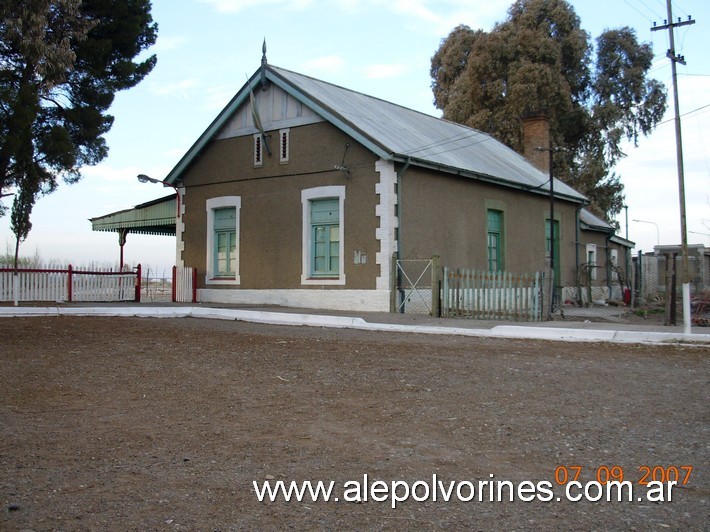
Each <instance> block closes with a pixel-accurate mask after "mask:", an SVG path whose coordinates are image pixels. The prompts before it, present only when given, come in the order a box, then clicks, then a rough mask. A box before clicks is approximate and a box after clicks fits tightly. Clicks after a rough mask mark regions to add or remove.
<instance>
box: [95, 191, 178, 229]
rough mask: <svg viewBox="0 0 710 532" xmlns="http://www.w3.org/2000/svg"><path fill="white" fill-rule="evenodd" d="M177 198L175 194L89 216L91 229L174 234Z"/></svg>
mask: <svg viewBox="0 0 710 532" xmlns="http://www.w3.org/2000/svg"><path fill="white" fill-rule="evenodd" d="M176 211H177V199H176V196H175V194H171V195H170V196H165V197H164V198H159V199H155V200H152V201H148V202H146V203H141V204H140V205H136V206H135V207H133V208H132V209H125V210H122V211H117V212H113V213H111V214H105V215H103V216H97V217H96V218H89V221H90V222H91V230H92V231H113V232H117V233H119V234H120V233H123V234H126V233H133V234H139V235H174V234H175V213H176Z"/></svg>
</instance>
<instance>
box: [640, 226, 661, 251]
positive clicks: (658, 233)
mask: <svg viewBox="0 0 710 532" xmlns="http://www.w3.org/2000/svg"><path fill="white" fill-rule="evenodd" d="M633 221H634V222H639V223H642V224H652V225H655V226H656V245H657V246H660V245H661V232H660V230H659V229H658V224H657V223H656V222H649V221H648V220H633Z"/></svg>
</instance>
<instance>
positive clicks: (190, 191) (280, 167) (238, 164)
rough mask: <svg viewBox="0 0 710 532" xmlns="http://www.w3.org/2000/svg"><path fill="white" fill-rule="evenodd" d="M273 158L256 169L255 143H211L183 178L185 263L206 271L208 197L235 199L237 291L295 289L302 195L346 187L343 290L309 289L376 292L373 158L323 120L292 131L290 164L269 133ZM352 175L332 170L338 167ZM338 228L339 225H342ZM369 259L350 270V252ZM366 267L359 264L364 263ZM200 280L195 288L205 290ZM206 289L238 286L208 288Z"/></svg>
mask: <svg viewBox="0 0 710 532" xmlns="http://www.w3.org/2000/svg"><path fill="white" fill-rule="evenodd" d="M271 133H272V134H271V139H270V142H271V150H272V155H271V156H270V157H269V156H267V155H266V154H265V155H264V163H263V166H261V167H255V166H254V164H253V142H254V141H253V137H252V136H242V137H236V138H227V139H221V140H216V141H213V142H212V143H210V144H209V146H208V147H207V148H206V149H205V150H204V152H203V154H202V155H201V157H200V158H199V159H198V160H197V161H196V162H195V163H194V164H193V165H192V167H191V168H189V170H188V171H187V172H186V174H185V177H184V186H185V196H184V204H185V215H184V223H185V230H184V232H183V235H182V236H183V240H184V247H185V249H184V251H183V254H182V258H183V261H184V263H185V265H187V266H195V267H197V268H198V269H199V271H200V272H202V273H203V274H205V273H207V272H205V267H206V259H205V256H206V255H205V254H206V253H207V249H206V231H207V228H206V223H207V210H206V203H207V200H209V199H210V198H216V197H221V196H239V197H240V198H241V209H240V216H239V246H240V250H239V258H240V264H239V277H240V283H239V286H238V288H240V289H246V290H249V289H266V288H279V289H287V290H291V289H300V288H302V284H301V274H302V260H301V259H302V247H303V246H302V229H303V225H302V223H303V221H302V217H303V216H302V202H301V191H302V190H304V189H309V188H313V187H322V186H342V187H344V188H345V202H344V205H345V212H344V218H345V220H344V223H345V224H346V231H345V237H344V242H343V254H344V259H345V260H344V270H345V277H346V283H347V285H346V287H343V286H340V287H339V286H331V285H328V286H313V287H309V288H311V289H321V288H327V289H339V288H341V289H342V288H347V289H354V290H373V289H375V288H376V286H375V279H376V278H377V277H378V276H379V275H380V268H379V266H378V264H376V262H375V256H376V253H377V252H378V251H380V249H379V242H378V241H377V239H376V229H377V226H378V219H377V218H376V217H375V209H376V205H377V202H378V196H377V194H376V185H377V183H378V181H379V175H378V173H376V172H375V162H376V157H375V156H374V155H373V154H371V153H370V152H369V151H367V150H365V149H363V148H362V147H361V146H360V145H358V144H357V143H355V142H353V141H352V140H351V139H349V138H347V137H346V136H345V135H343V134H342V133H340V132H339V131H338V130H337V129H335V128H334V127H333V126H331V125H330V124H328V123H326V122H321V123H317V124H310V125H304V126H300V127H292V128H290V131H289V138H290V146H289V152H290V156H289V162H288V163H285V164H282V163H280V162H279V157H278V145H277V139H278V132H277V131H274V132H271ZM348 143H349V144H350V146H349V147H348V150H347V154H346V155H345V166H347V167H348V168H349V171H350V176H349V177H348V176H347V175H346V174H345V173H343V172H342V171H340V170H336V169H335V168H334V167H335V166H336V165H340V164H341V163H342V162H343V155H344V153H345V149H346V144H348ZM341 223H343V222H342V221H341ZM356 251H357V252H360V255H359V256H360V257H362V256H363V255H364V256H366V259H365V260H364V261H363V260H362V259H361V260H360V261H359V263H358V264H355V260H354V257H355V252H356ZM363 262H364V263H363ZM208 277H209V275H207V276H205V275H201V276H200V281H199V286H198V288H205V287H206V286H207V284H208V283H207V281H208ZM209 288H210V289H211V290H221V289H229V288H236V286H234V285H223V286H209Z"/></svg>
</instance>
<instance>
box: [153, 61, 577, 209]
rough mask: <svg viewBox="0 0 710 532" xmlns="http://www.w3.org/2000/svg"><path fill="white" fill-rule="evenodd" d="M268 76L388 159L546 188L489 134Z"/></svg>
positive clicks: (301, 78)
mask: <svg viewBox="0 0 710 532" xmlns="http://www.w3.org/2000/svg"><path fill="white" fill-rule="evenodd" d="M265 69H266V70H265V73H264V74H265V78H266V79H267V80H268V81H270V82H272V83H274V84H275V85H277V86H278V87H280V88H281V89H283V90H284V91H286V92H287V93H289V94H291V95H292V96H293V97H295V98H296V99H297V100H299V101H300V102H302V103H303V104H304V105H306V106H308V107H309V108H311V109H313V110H314V111H316V112H317V113H318V114H319V115H321V116H322V117H323V118H324V119H326V120H328V121H329V122H331V123H332V124H334V125H335V126H336V127H338V128H340V129H341V130H342V131H344V132H345V133H346V134H348V135H351V136H353V138H355V139H356V140H358V142H360V143H362V144H363V145H365V146H366V147H367V148H369V149H371V150H372V151H373V152H374V153H376V154H377V155H379V156H380V157H382V158H384V159H386V160H395V161H401V162H406V161H410V162H411V163H412V164H414V165H419V166H425V167H430V168H435V169H439V170H442V171H446V172H450V173H454V174H462V175H466V176H469V177H472V178H477V179H482V180H486V181H491V182H496V183H499V184H502V185H506V186H513V187H516V188H522V189H525V190H529V191H531V192H536V193H540V194H547V193H548V188H547V186H546V185H547V183H548V182H549V177H548V176H547V175H545V174H544V173H543V172H541V171H540V170H538V169H537V168H535V167H534V166H533V165H532V164H530V163H529V162H528V161H527V160H526V159H525V158H524V157H523V156H521V155H520V154H518V153H516V152H515V151H514V150H512V149H510V148H508V147H507V146H505V145H504V144H503V143H501V142H499V141H497V140H495V139H494V138H493V137H491V136H490V135H487V134H485V133H482V132H481V131H478V130H475V129H472V128H470V127H467V126H463V125H461V124H456V123H453V122H449V121H447V120H443V119H441V118H437V117H434V116H430V115H427V114H425V113H421V112H418V111H414V110H412V109H408V108H406V107H402V106H400V105H397V104H394V103H390V102H387V101H384V100H381V99H379V98H375V97H372V96H368V95H365V94H362V93H359V92H356V91H353V90H350V89H346V88H343V87H339V86H337V85H333V84H332V83H327V82H325V81H321V80H318V79H315V78H311V77H309V76H305V75H303V74H298V73H296V72H292V71H290V70H286V69H283V68H278V67H275V66H272V65H266V66H265ZM260 79H261V69H260V70H257V71H256V72H255V73H254V74H253V75H252V77H251V78H250V79H249V80H248V81H247V83H246V84H245V85H244V86H243V87H242V89H241V90H240V91H239V92H238V93H237V94H236V95H235V96H234V98H232V100H231V101H230V102H229V103H228V104H227V106H226V107H225V108H224V109H223V110H222V112H221V113H220V114H219V115H218V116H217V117H216V118H215V120H214V121H213V122H212V124H210V126H209V127H208V128H207V129H206V130H205V131H204V132H203V133H202V135H200V137H199V138H198V139H197V141H196V142H195V143H194V144H193V146H192V147H191V148H190V150H188V152H187V153H186V154H185V155H184V156H183V157H182V159H180V161H179V162H178V164H177V165H176V166H175V168H173V170H172V171H171V172H170V174H168V176H167V178H166V181H167V182H169V183H175V182H176V181H179V180H180V179H181V175H182V173H183V172H184V171H185V170H186V169H187V168H188V167H189V165H190V164H191V162H192V160H193V159H194V158H195V157H196V156H197V155H198V154H199V153H200V152H201V151H202V149H203V148H204V147H205V146H206V145H207V143H209V142H210V141H211V140H212V138H214V137H215V136H216V135H217V134H218V132H219V131H220V129H221V128H222V126H224V124H225V123H226V122H227V121H228V120H229V118H230V117H231V116H232V115H233V114H234V113H235V112H236V111H237V110H238V109H239V107H240V106H241V105H243V104H245V103H246V102H248V101H249V92H250V90H251V89H252V88H254V87H257V86H258V84H259V82H260ZM554 188H555V195H556V196H558V197H564V198H566V199H569V200H572V201H575V202H580V203H581V202H585V201H586V198H585V197H584V196H583V195H582V194H580V193H579V192H577V191H576V190H574V189H573V188H571V187H569V186H568V185H565V184H564V183H562V182H561V181H559V180H557V179H555V183H554Z"/></svg>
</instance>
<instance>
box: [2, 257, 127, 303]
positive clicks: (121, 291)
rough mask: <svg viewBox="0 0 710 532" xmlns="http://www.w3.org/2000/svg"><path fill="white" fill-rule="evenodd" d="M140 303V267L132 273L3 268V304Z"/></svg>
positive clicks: (70, 269) (68, 268)
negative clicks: (42, 302) (43, 302)
mask: <svg viewBox="0 0 710 532" xmlns="http://www.w3.org/2000/svg"><path fill="white" fill-rule="evenodd" d="M140 300H141V266H140V264H139V265H138V266H136V267H135V268H133V269H132V270H128V271H113V270H98V271H97V270H92V271H89V270H75V269H74V268H73V267H72V266H71V264H70V265H69V266H67V268H66V269H43V268H18V269H17V270H15V269H14V268H7V267H0V301H14V302H15V304H17V303H18V302H20V301H54V302H57V303H61V302H78V301H106V302H110V301H135V302H140Z"/></svg>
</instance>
